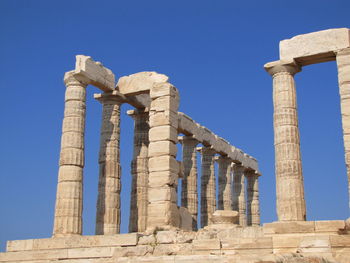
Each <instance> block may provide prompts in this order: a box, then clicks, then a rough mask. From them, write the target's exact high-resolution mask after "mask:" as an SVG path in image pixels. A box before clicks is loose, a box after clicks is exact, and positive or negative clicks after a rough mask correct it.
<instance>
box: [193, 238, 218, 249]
mask: <svg viewBox="0 0 350 263" xmlns="http://www.w3.org/2000/svg"><path fill="white" fill-rule="evenodd" d="M192 245H193V250H220V248H221V244H220V241H219V240H218V239H202V240H198V239H195V240H193V242H192Z"/></svg>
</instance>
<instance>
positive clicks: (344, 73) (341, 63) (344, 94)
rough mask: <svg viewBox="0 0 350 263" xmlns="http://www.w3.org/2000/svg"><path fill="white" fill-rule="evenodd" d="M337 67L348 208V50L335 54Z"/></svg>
mask: <svg viewBox="0 0 350 263" xmlns="http://www.w3.org/2000/svg"><path fill="white" fill-rule="evenodd" d="M337 65H338V82H339V93H340V105H341V115H342V124H343V138H344V148H345V164H346V171H347V176H348V191H349V192H348V193H349V207H350V48H348V49H344V50H341V51H339V52H337Z"/></svg>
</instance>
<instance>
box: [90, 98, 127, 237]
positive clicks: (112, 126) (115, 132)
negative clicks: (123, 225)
mask: <svg viewBox="0 0 350 263" xmlns="http://www.w3.org/2000/svg"><path fill="white" fill-rule="evenodd" d="M98 100H99V101H100V102H101V103H102V105H103V110H102V125H101V137H100V153H99V161H98V162H99V166H100V171H99V182H98V197H97V205H96V208H97V210H96V230H95V233H96V235H110V234H118V233H119V232H120V191H121V182H120V179H121V167H120V151H119V141H120V106H121V103H122V100H121V98H120V97H119V96H116V95H112V94H108V93H104V94H102V96H101V97H100V98H98Z"/></svg>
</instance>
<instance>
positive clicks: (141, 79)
mask: <svg viewBox="0 0 350 263" xmlns="http://www.w3.org/2000/svg"><path fill="white" fill-rule="evenodd" d="M168 80H169V77H168V76H166V75H164V74H159V73H157V72H149V71H145V72H139V73H135V74H132V75H129V76H124V77H121V78H119V80H118V83H117V90H118V91H119V92H120V93H122V94H124V95H125V96H134V95H139V94H144V93H149V92H150V89H151V88H152V87H153V86H154V85H155V84H157V83H166V82H168Z"/></svg>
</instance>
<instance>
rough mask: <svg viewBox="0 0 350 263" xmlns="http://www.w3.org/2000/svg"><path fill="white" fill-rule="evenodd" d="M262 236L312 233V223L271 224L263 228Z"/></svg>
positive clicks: (313, 229) (313, 224)
mask: <svg viewBox="0 0 350 263" xmlns="http://www.w3.org/2000/svg"><path fill="white" fill-rule="evenodd" d="M263 229H264V234H289V233H313V232H315V222H314V221H291V222H273V223H267V224H264V226H263Z"/></svg>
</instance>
